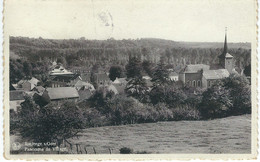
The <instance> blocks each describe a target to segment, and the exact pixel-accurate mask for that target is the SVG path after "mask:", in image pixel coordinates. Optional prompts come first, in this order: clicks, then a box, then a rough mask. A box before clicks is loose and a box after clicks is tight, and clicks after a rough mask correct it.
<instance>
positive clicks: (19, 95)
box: [9, 91, 24, 101]
mask: <svg viewBox="0 0 260 162" xmlns="http://www.w3.org/2000/svg"><path fill="white" fill-rule="evenodd" d="M9 94H10V101H15V100H24V92H23V91H10V92H9Z"/></svg>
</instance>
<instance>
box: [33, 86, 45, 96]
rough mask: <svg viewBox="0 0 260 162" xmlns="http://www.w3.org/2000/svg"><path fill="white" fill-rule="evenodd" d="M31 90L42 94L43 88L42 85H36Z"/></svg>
mask: <svg viewBox="0 0 260 162" xmlns="http://www.w3.org/2000/svg"><path fill="white" fill-rule="evenodd" d="M32 90H34V91H36V92H37V93H38V94H40V95H41V94H42V93H43V92H44V91H45V88H44V87H42V86H36V87H34V88H33V89H32Z"/></svg>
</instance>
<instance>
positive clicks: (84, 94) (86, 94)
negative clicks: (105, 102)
mask: <svg viewBox="0 0 260 162" xmlns="http://www.w3.org/2000/svg"><path fill="white" fill-rule="evenodd" d="M78 93H79V101H82V100H85V99H89V98H90V97H91V96H92V95H93V94H94V91H91V90H90V89H87V88H85V87H81V88H80V89H79V90H78Z"/></svg>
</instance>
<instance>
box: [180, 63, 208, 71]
mask: <svg viewBox="0 0 260 162" xmlns="http://www.w3.org/2000/svg"><path fill="white" fill-rule="evenodd" d="M209 68H210V67H209V65H205V64H190V65H187V66H186V67H185V68H184V69H183V70H182V72H184V73H197V72H198V71H200V70H203V71H206V70H209Z"/></svg>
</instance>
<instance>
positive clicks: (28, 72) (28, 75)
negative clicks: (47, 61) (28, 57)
mask: <svg viewBox="0 0 260 162" xmlns="http://www.w3.org/2000/svg"><path fill="white" fill-rule="evenodd" d="M23 71H24V74H25V76H26V78H31V77H32V65H31V64H30V63H28V62H27V61H24V62H23Z"/></svg>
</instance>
